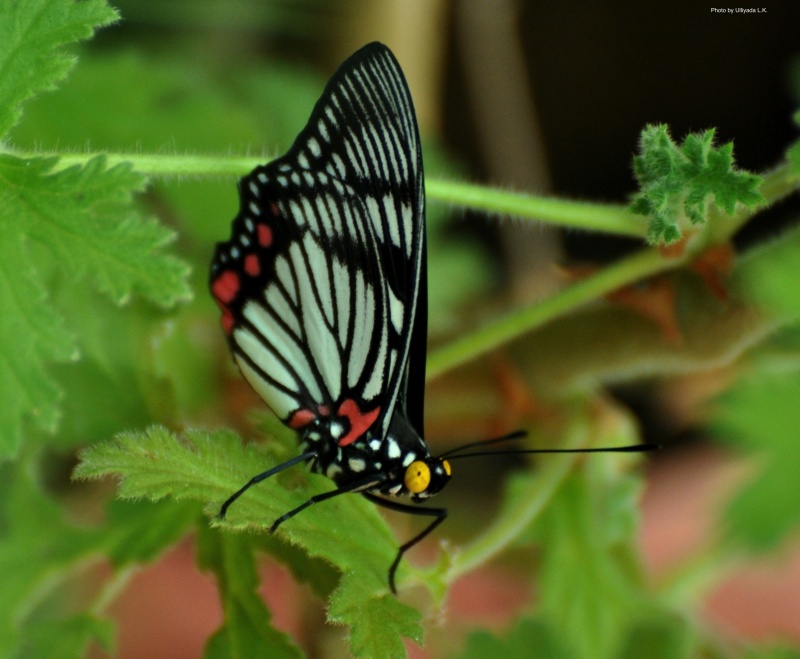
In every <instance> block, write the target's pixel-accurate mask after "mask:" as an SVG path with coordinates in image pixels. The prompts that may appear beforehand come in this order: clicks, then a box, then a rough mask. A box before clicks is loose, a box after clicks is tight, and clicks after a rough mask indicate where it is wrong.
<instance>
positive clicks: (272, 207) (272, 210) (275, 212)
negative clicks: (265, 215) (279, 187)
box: [269, 201, 281, 217]
mask: <svg viewBox="0 0 800 659" xmlns="http://www.w3.org/2000/svg"><path fill="white" fill-rule="evenodd" d="M269 212H270V213H272V214H273V215H274V216H275V217H278V215H280V214H281V212H280V210H278V206H277V204H276V203H275V202H274V201H271V202H269Z"/></svg>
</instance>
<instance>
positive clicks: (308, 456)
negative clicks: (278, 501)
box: [219, 451, 317, 519]
mask: <svg viewBox="0 0 800 659" xmlns="http://www.w3.org/2000/svg"><path fill="white" fill-rule="evenodd" d="M316 457H317V454H316V452H315V451H306V452H305V453H302V454H300V455H298V456H297V457H295V458H292V459H291V460H287V461H286V462H282V463H281V464H279V465H276V466H275V467H273V468H272V469H267V471H265V472H262V473H260V474H258V475H256V476H253V477H252V478H251V479H250V480H249V481H247V482H246V483H245V484H244V485H243V486H242V487H240V488H239V489H238V490H236V492H234V493H233V494H231V496H229V497H228V498H227V499H226V501H225V503H223V504H222V507H221V508H220V509H219V518H220V519H224V518H225V513H226V512H228V508H230V505H231V504H232V503H233V502H234V501H236V499H238V498H239V497H240V496H242V495H243V494H244V493H245V492H246V491H247V490H249V489H250V488H251V487H252V486H253V485H255V484H256V483H260V482H261V481H263V480H265V479H267V478H269V477H270V476H274V475H275V474H277V473H278V472H280V471H283V470H284V469H288V468H289V467H294V466H295V465H296V464H297V463H298V462H303V461H304V460H310V459H311V458H316Z"/></svg>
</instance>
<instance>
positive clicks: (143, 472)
mask: <svg viewBox="0 0 800 659" xmlns="http://www.w3.org/2000/svg"><path fill="white" fill-rule="evenodd" d="M276 463H277V461H276V460H275V459H274V458H270V457H269V456H268V455H265V454H264V453H263V452H260V451H258V450H257V449H256V448H254V447H252V446H250V447H243V446H242V444H241V441H240V439H239V438H238V437H237V436H236V435H235V434H234V433H232V432H229V431H220V432H215V433H208V432H200V431H192V432H187V433H185V435H183V436H182V437H181V438H180V439H178V438H177V437H175V436H174V435H173V434H172V433H170V432H169V431H167V430H166V429H164V428H159V427H153V428H150V429H149V430H147V431H146V432H143V433H123V434H121V435H119V436H118V437H117V438H116V439H115V440H114V441H113V442H107V443H104V444H96V445H94V446H90V447H88V448H87V449H85V450H84V451H83V452H82V453H81V463H80V464H79V465H78V467H77V469H76V472H75V476H76V477H78V478H100V477H102V476H105V475H114V476H117V477H119V478H120V486H119V495H120V496H121V497H123V498H137V497H145V498H148V499H150V500H158V499H160V498H163V497H166V496H171V497H173V498H175V499H178V500H183V499H194V500H198V501H204V502H212V503H210V504H209V506H208V513H209V514H210V515H213V516H215V517H216V515H217V513H218V511H219V507H220V505H221V504H222V502H223V501H224V500H225V499H226V498H227V497H228V496H229V495H230V494H231V493H233V492H235V491H236V490H237V489H239V487H241V485H242V484H243V483H245V482H247V481H248V480H249V479H250V478H251V477H252V476H253V475H254V474H255V473H258V472H259V471H262V470H264V469H267V468H269V467H271V466H272V465H274V464H276ZM292 482H294V483H295V484H296V485H295V486H294V487H292V486H290V485H287V484H288V483H292ZM331 486H332V484H331V481H330V480H329V479H327V478H325V477H324V476H319V475H316V474H306V473H305V472H303V471H302V470H301V469H292V470H288V471H287V472H284V473H282V474H279V475H277V476H276V477H275V478H272V479H269V480H267V481H265V482H264V483H261V484H259V485H258V486H257V487H254V488H253V489H252V490H251V491H249V492H248V493H247V494H246V495H245V496H243V497H241V498H240V499H239V500H237V502H236V503H235V504H234V505H233V506H232V507H231V509H230V510H229V511H228V514H227V517H226V519H225V521H223V522H217V524H219V525H220V526H223V527H227V528H232V529H237V530H244V529H255V530H261V531H266V529H267V528H268V527H269V525H270V524H271V523H272V521H273V520H275V519H277V518H278V517H279V516H281V515H282V514H284V513H286V512H287V511H289V510H292V509H293V508H296V507H297V506H299V505H300V504H302V503H304V502H305V501H306V500H307V499H308V498H309V497H310V496H313V495H314V494H318V493H321V492H325V491H328V490H330V489H331ZM278 537H283V538H286V539H287V540H289V542H291V543H293V544H297V545H298V546H300V547H302V548H303V549H304V550H305V551H306V552H307V553H308V554H309V555H310V556H317V557H320V558H323V559H325V560H326V561H328V562H330V563H332V564H333V565H335V566H336V567H337V568H338V570H339V571H340V572H341V573H342V574H344V575H347V577H346V578H343V579H342V582H341V584H340V585H339V588H338V589H337V590H336V592H335V594H334V601H335V602H336V607H333V608H332V613H331V615H332V616H333V615H334V612H335V615H336V619H337V620H338V621H340V622H344V623H346V624H349V625H350V626H351V643H352V650H353V652H354V654H358V653H359V652H363V651H364V650H363V647H362V646H363V644H364V643H365V642H366V639H371V638H372V634H373V633H374V631H375V627H376V620H378V621H382V622H383V623H385V628H384V629H383V636H382V637H381V639H382V643H384V645H386V646H387V647H392V648H397V647H400V645H402V643H401V641H400V636H401V635H408V636H410V637H411V638H417V637H418V636H419V634H420V631H419V626H418V623H415V622H414V621H415V620H417V617H418V613H417V612H416V611H414V610H413V609H411V608H409V607H407V606H406V605H404V604H402V603H400V602H399V601H398V600H396V599H395V598H394V597H391V599H390V601H384V600H383V599H382V598H383V596H384V595H387V592H388V583H387V573H388V569H389V566H390V565H391V562H392V560H393V559H394V556H395V554H396V552H397V542H396V540H395V538H394V536H393V535H392V533H391V531H390V530H389V528H388V526H387V525H386V522H385V521H384V520H383V518H382V517H381V516H380V515H379V513H378V512H377V511H376V510H375V506H374V505H372V504H370V503H369V502H368V501H366V500H365V499H363V498H362V497H360V496H357V495H343V496H341V497H338V498H335V499H333V500H331V501H326V502H324V503H323V504H320V505H318V506H311V507H310V508H308V509H307V510H304V511H303V512H302V513H301V514H299V515H297V516H296V517H294V518H292V519H291V520H288V521H287V522H286V523H285V524H283V525H282V526H281V527H280V529H279V530H278ZM402 572H403V569H402V565H401V570H400V576H402ZM400 580H401V581H402V579H400ZM372 607H376V608H375V609H374V612H372V613H371V609H372Z"/></svg>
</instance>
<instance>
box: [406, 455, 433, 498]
mask: <svg viewBox="0 0 800 659" xmlns="http://www.w3.org/2000/svg"><path fill="white" fill-rule="evenodd" d="M403 480H404V482H405V485H406V487H407V488H408V491H409V492H411V493H412V494H419V493H420V492H424V491H425V490H426V489H427V488H428V484H429V483H430V482H431V470H430V468H429V467H428V465H426V464H425V463H424V462H422V461H421V460H417V461H416V462H412V463H411V464H410V465H408V469H406V476H405V478H404V479H403Z"/></svg>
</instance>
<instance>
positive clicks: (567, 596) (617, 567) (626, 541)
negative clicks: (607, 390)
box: [538, 456, 652, 659]
mask: <svg viewBox="0 0 800 659" xmlns="http://www.w3.org/2000/svg"><path fill="white" fill-rule="evenodd" d="M613 464H614V457H610V456H607V457H605V458H603V457H601V456H594V457H593V458H592V460H587V461H585V462H584V463H582V466H581V468H580V470H578V471H575V472H573V473H572V474H571V475H570V477H569V478H568V479H567V480H566V481H565V483H564V485H562V487H561V489H560V490H559V491H558V493H557V494H556V496H555V497H554V498H553V501H552V502H551V505H550V507H549V508H548V509H547V510H546V511H545V513H544V514H543V515H542V518H541V521H540V524H539V527H538V531H539V538H540V540H541V543H542V547H543V556H542V565H541V572H540V598H541V605H540V610H541V616H542V618H543V619H544V620H546V621H548V622H549V623H550V624H552V625H553V627H554V629H555V630H556V633H557V635H558V636H559V637H560V638H561V639H563V641H564V643H565V644H568V648H569V650H570V652H572V653H574V656H575V657H586V658H591V659H599V658H603V657H611V656H613V654H612V653H613V652H614V650H615V648H617V647H618V646H619V644H620V643H621V642H622V640H623V638H624V636H623V635H624V630H625V628H626V627H627V626H629V625H630V624H631V622H632V621H634V620H635V619H636V618H637V617H638V616H639V615H641V612H642V611H643V610H647V608H648V607H649V606H652V605H651V604H650V603H649V601H648V600H649V597H648V595H647V593H646V591H645V587H644V584H643V580H642V575H641V572H640V569H639V566H638V564H637V560H636V558H635V556H636V548H635V537H634V536H635V530H636V526H637V524H636V512H635V511H636V506H635V499H636V498H637V496H638V493H639V491H640V489H641V480H640V479H639V478H636V477H634V476H621V475H620V474H619V473H618V472H617V470H616V469H614V468H613V466H612V465H613ZM577 629H579V630H580V634H575V633H574V630H577Z"/></svg>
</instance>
